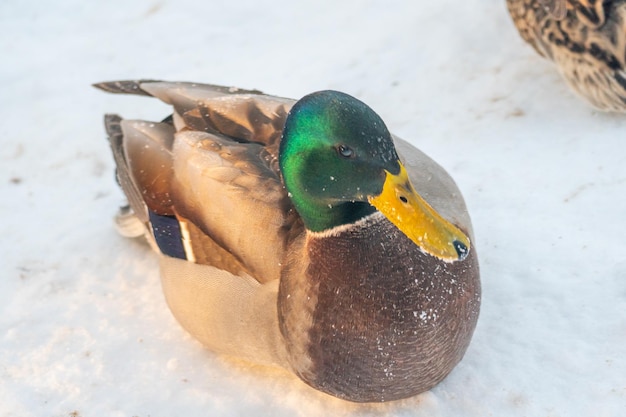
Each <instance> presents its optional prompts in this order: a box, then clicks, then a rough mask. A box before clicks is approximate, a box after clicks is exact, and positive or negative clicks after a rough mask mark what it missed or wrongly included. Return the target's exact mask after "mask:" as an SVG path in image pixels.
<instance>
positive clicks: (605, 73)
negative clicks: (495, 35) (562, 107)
mask: <svg viewBox="0 0 626 417" xmlns="http://www.w3.org/2000/svg"><path fill="white" fill-rule="evenodd" d="M507 6H508V9H509V12H510V14H511V16H512V17H513V22H514V23H515V26H517V29H518V30H519V33H520V34H521V36H522V38H523V39H524V40H525V41H526V42H528V43H530V44H531V45H532V46H533V47H534V48H535V50H536V51H537V52H538V53H539V54H540V55H542V56H543V57H545V58H548V59H550V60H552V61H554V62H555V63H556V65H557V67H558V69H559V71H560V72H561V74H562V75H563V77H564V78H565V80H566V81H567V82H568V84H569V85H570V86H571V88H572V89H573V90H574V91H576V92H577V93H578V94H580V95H581V96H582V97H584V98H585V99H587V100H588V101H589V102H590V103H591V104H592V105H594V106H595V107H597V108H598V109H601V110H606V111H617V112H624V111H626V0H507Z"/></svg>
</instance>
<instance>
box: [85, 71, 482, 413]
mask: <svg viewBox="0 0 626 417" xmlns="http://www.w3.org/2000/svg"><path fill="white" fill-rule="evenodd" d="M96 86H97V87H99V88H101V89H103V90H106V91H110V92H113V93H131V94H139V95H147V96H154V97H157V98H159V99H161V100H163V101H164V102H166V103H168V104H171V105H172V106H173V108H174V114H173V115H172V116H170V117H168V118H167V119H165V120H164V121H163V122H161V123H151V122H144V121H137V120H122V119H121V118H120V117H118V116H115V115H107V116H106V117H105V124H106V129H107V132H108V135H109V141H110V143H111V147H112V149H113V155H114V158H115V161H116V164H117V176H118V180H119V183H120V184H121V186H122V188H123V190H124V192H125V193H126V195H127V197H128V200H129V204H130V207H131V208H132V212H130V214H129V213H122V214H121V215H120V216H118V220H119V221H120V224H121V227H122V232H123V233H124V234H126V235H138V234H143V233H144V232H145V235H146V236H147V237H148V240H149V241H151V242H152V244H153V247H155V248H157V250H158V251H159V252H160V254H161V256H160V267H161V276H162V285H163V290H164V293H165V297H166V299H167V302H168V304H169V307H170V309H171V310H172V312H173V314H174V316H176V318H177V319H178V321H179V322H180V323H181V324H182V326H183V327H184V328H185V329H186V330H187V331H189V332H190V333H191V334H192V335H194V336H195V337H196V338H197V339H199V340H200V341H201V342H202V343H204V344H205V345H206V346H208V347H209V348H211V349H213V350H215V351H217V352H221V353H226V354H229V355H234V356H238V357H242V358H246V359H250V360H252V361H256V362H260V363H264V364H274V365H279V366H282V367H284V368H286V369H288V370H290V371H292V372H294V373H295V374H297V375H298V376H299V377H300V378H301V379H302V380H303V381H305V382H306V383H307V384H309V385H311V386H312V387H314V388H316V389H318V390H320V391H323V392H326V393H329V394H332V395H335V396H337V397H340V398H344V399H347V400H351V401H359V402H363V401H388V400H394V399H400V398H404V397H408V396H412V395H415V394H418V393H420V392H422V391H425V390H428V389H430V388H431V387H433V386H434V385H435V384H437V383H438V382H439V381H441V380H442V379H443V378H444V377H445V376H446V375H447V374H448V373H449V372H450V371H451V370H452V368H453V367H454V366H455V365H456V364H457V363H458V362H459V361H460V360H461V358H462V356H463V354H464V352H465V350H466V348H467V346H468V344H469V342H470V339H471V336H472V333H473V331H474V327H475V325H476V320H477V318H478V312H479V307H480V281H479V272H478V261H477V258H476V250H475V248H474V246H473V245H472V243H471V241H472V228H471V224H470V220H469V216H468V214H467V210H466V208H465V204H464V202H463V199H462V197H461V194H460V192H459V191H458V189H457V187H456V185H455V184H454V182H453V181H452V179H451V178H450V177H449V175H448V174H447V173H446V172H445V171H444V170H443V168H441V167H440V166H439V165H437V164H436V163H435V162H433V161H432V160H431V159H430V158H428V157H427V156H426V155H424V154H423V153H422V152H420V151H419V150H417V149H415V148H413V147H412V146H411V145H409V144H408V143H406V142H404V141H402V140H400V139H398V138H395V137H393V138H392V136H391V134H390V133H389V131H388V130H387V128H386V126H385V124H384V123H383V121H382V120H381V119H380V117H379V116H378V115H377V114H376V113H375V112H374V111H373V110H372V109H370V108H369V107H368V106H367V105H365V104H364V103H362V102H360V101H359V100H357V99H355V98H354V97H351V96H349V95H346V94H343V93H340V92H337V91H321V92H317V93H313V94H310V95H307V96H306V97H304V98H302V99H301V100H299V101H297V102H295V101H294V100H289V99H284V98H278V97H273V96H268V95H264V94H262V93H260V92H258V91H250V90H241V89H236V88H227V87H219V86H213V85H203V84H192V83H171V82H154V81H123V82H107V83H101V84H97V85H96ZM394 142H395V146H394ZM396 147H397V149H398V151H399V152H398V153H396ZM401 161H402V162H401ZM414 186H415V188H414ZM416 190H418V191H419V194H418V193H417V192H416ZM133 219H136V222H135V223H133V221H134V220H133ZM137 224H139V225H140V227H139V228H136V227H133V226H136V225H137ZM137 230H139V232H137Z"/></svg>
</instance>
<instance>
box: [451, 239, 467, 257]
mask: <svg viewBox="0 0 626 417" xmlns="http://www.w3.org/2000/svg"><path fill="white" fill-rule="evenodd" d="M452 244H453V245H454V249H456V253H457V255H459V261H462V260H463V259H465V258H467V254H468V253H469V249H468V248H467V246H465V243H463V242H461V241H458V240H455V241H454V242H452Z"/></svg>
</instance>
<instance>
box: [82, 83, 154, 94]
mask: <svg viewBox="0 0 626 417" xmlns="http://www.w3.org/2000/svg"><path fill="white" fill-rule="evenodd" d="M153 82H159V81H158V80H128V81H106V82H103V83H96V84H93V86H94V87H96V88H99V89H100V90H103V91H106V92H109V93H113V94H135V95H138V96H151V94H149V93H147V92H146V91H144V90H142V89H141V84H143V83H153Z"/></svg>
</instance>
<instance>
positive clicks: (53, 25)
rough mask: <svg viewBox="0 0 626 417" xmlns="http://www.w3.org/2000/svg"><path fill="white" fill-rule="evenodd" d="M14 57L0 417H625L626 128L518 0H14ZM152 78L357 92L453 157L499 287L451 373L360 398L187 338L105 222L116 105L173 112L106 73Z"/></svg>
mask: <svg viewBox="0 0 626 417" xmlns="http://www.w3.org/2000/svg"><path fill="white" fill-rule="evenodd" d="M0 56H2V62H3V63H2V65H0V81H1V89H0V99H1V100H0V110H1V112H2V119H1V120H2V121H1V122H0V137H1V138H2V139H1V144H2V146H1V147H0V193H1V195H2V198H1V199H0V213H1V214H2V220H3V221H2V223H0V235H1V236H2V240H0V416H2V417H8V416H20V417H27V416H83V417H84V416H121V417H122V416H123V417H131V416H138V417H148V416H152V417H155V416H205V415H210V416H218V415H219V416H238V415H248V414H251V415H256V416H265V415H267V416H270V415H271V416H315V415H333V416H369V415H387V416H454V417H457V416H497V417H501V416H546V417H548V416H549V417H557V416H562V417H567V416H623V415H626V239H625V238H624V233H625V232H626V216H625V213H626V150H625V148H626V138H625V136H626V116H624V115H611V114H603V113H599V112H597V111H594V110H593V109H592V108H590V107H589V106H587V105H586V104H585V103H584V102H582V101H581V100H579V99H578V98H576V97H575V96H574V95H573V94H572V93H571V92H570V91H569V90H568V89H567V87H566V86H565V84H564V83H563V82H562V81H561V79H560V78H559V76H558V74H557V73H556V71H555V70H554V68H553V67H552V65H551V64H550V63H548V62H546V61H543V60H541V59H540V58H539V57H538V56H536V54H535V53H534V51H533V50H532V49H531V48H530V47H529V46H527V45H525V44H523V42H522V41H521V39H520V38H519V36H518V35H517V33H516V32H515V30H514V28H513V25H512V23H511V22H510V19H509V17H508V15H507V13H506V9H505V4H504V0H466V1H453V0H439V1H431V2H419V1H413V2H411V1H344V2H337V1H332V0H318V1H306V2H294V1H284V0H276V1H272V2H263V1H252V0H238V1H229V2H218V1H211V0H209V1H200V0H177V1H166V0H136V1H132V2H131V1H119V0H115V1H113V0H112V1H108V2H104V1H101V2H87V1H79V0H56V1H48V2H41V1H34V0H30V1H21V2H20V1H16V0H4V1H2V2H0ZM140 77H144V78H157V79H167V80H190V81H199V82H210V83H218V84H226V85H236V86H240V87H247V88H258V89H261V90H263V91H266V92H268V93H274V94H277V95H282V96H288V97H296V98H297V97H300V96H302V95H304V94H306V93H308V92H311V91H314V90H319V89H326V88H333V89H338V90H342V91H345V92H347V93H350V94H353V95H355V96H357V97H359V98H360V99H362V100H364V101H365V102H367V103H368V104H370V105H371V106H372V107H373V108H374V109H375V110H376V111H378V112H379V113H380V114H381V115H382V117H383V119H384V120H385V121H386V122H387V124H388V126H389V127H390V129H391V130H392V131H394V132H395V133H396V134H398V135H399V136H401V137H404V138H406V139H408V140H410V141H412V142H413V143H414V144H415V145H417V146H419V147H420V148H421V149H423V150H424V151H426V152H427V153H429V154H430V155H431V156H433V157H434V158H435V159H436V160H437V161H439V162H440V163H441V164H442V165H443V166H445V167H446V168H447V169H448V170H449V171H450V172H451V173H452V175H453V176H454V177H455V179H456V180H457V182H458V184H459V186H460V188H461V189H462V190H463V192H464V194H465V197H466V200H467V203H468V206H469V208H470V213H471V215H472V218H473V221H474V228H475V232H476V240H477V241H476V243H475V246H476V247H477V249H478V251H479V256H480V261H481V269H482V281H483V308H482V313H481V318H480V320H479V323H478V327H477V330H476V333H475V335H474V339H473V342H472V344H471V346H470V348H469V350H468V352H467V354H466V356H465V358H464V360H463V361H462V362H461V364H460V365H459V366H458V367H457V368H456V369H455V370H454V371H453V373H452V374H451V375H450V376H449V377H448V378H447V379H446V380H445V381H444V382H443V383H441V384H440V385H439V386H437V387H436V388H434V389H433V390H432V391H430V392H428V393H425V394H422V395H419V396H417V397H415V398H411V399H408V400H403V401H399V402H394V403H389V404H379V405H357V404H351V403H346V402H343V401H340V400H337V399H334V398H331V397H328V396H326V395H323V394H320V393H317V392H315V391H313V390H312V389H310V388H308V387H307V386H305V385H304V384H303V383H301V382H299V380H297V379H296V378H295V377H292V376H290V375H288V374H286V373H282V372H279V371H273V370H267V369H263V368H259V367H251V366H250V365H248V364H242V363H237V362H233V361H232V360H229V359H226V358H223V357H218V356H215V355H214V354H212V353H211V352H209V351H207V350H205V349H203V348H202V346H200V344H199V343H197V342H196V341H194V340H193V339H192V338H191V337H190V336H188V335H187V334H186V333H185V332H184V331H183V330H182V329H181V328H180V327H179V326H178V324H177V323H176V322H175V320H174V319H173V317H172V316H171V314H170V313H169V311H168V309H167V307H166V305H165V303H164V300H163V297H162V294H161V289H160V284H159V281H158V269H157V264H156V258H155V256H153V254H152V253H151V252H150V251H149V249H148V248H147V247H146V246H144V245H141V244H139V243H138V242H134V241H129V240H125V239H123V238H122V237H119V236H118V235H116V233H115V231H114V229H113V226H112V220H111V218H112V215H113V213H114V211H115V210H116V208H117V206H118V204H120V203H121V202H122V201H123V200H122V194H121V192H120V191H119V189H118V187H117V185H116V184H115V181H114V178H113V161H112V158H111V156H110V154H109V149H108V145H107V143H106V141H105V139H104V131H103V127H102V115H103V113H105V112H118V113H120V114H121V115H123V116H126V117H129V118H147V119H152V120H158V119H160V118H161V117H162V116H164V115H165V114H166V112H167V107H166V106H165V105H163V104H160V103H158V102H157V101H156V100H149V99H145V98H141V97H123V96H113V95H107V94H104V93H101V92H99V91H96V90H95V89H92V88H91V87H90V84H91V83H93V82H97V81H104V80H114V79H129V78H130V79H132V78H140Z"/></svg>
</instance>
